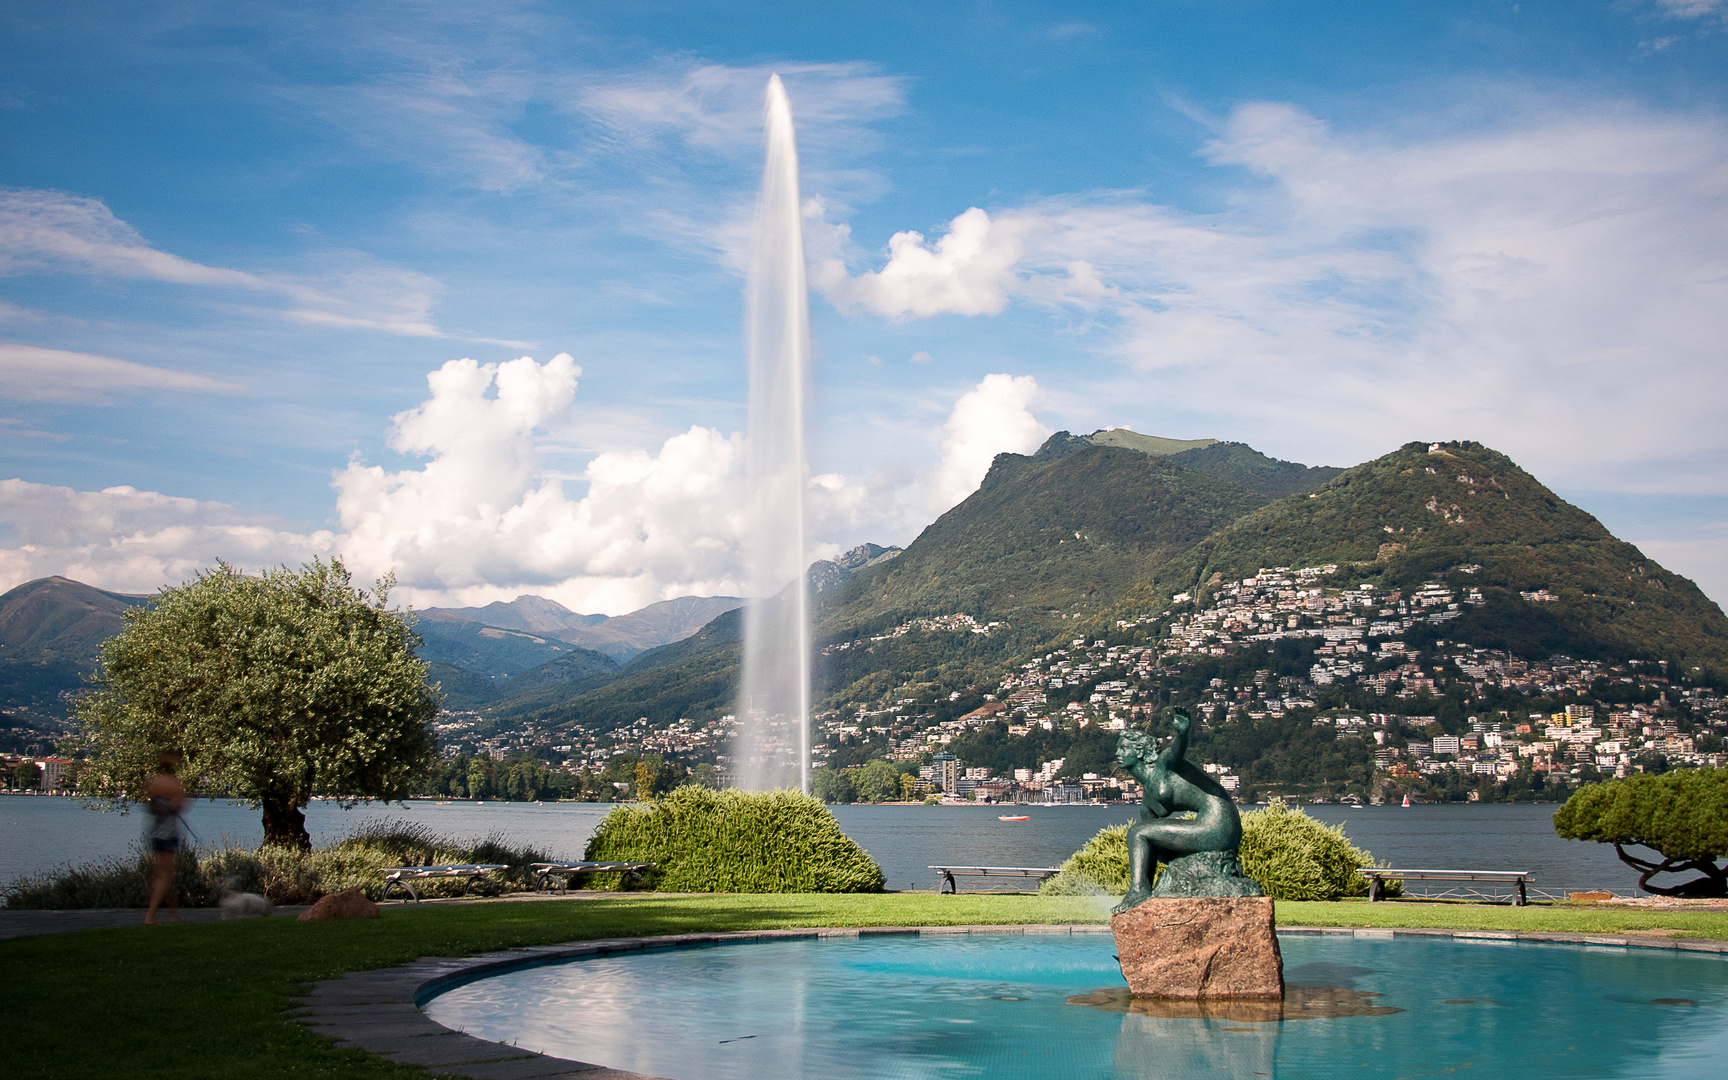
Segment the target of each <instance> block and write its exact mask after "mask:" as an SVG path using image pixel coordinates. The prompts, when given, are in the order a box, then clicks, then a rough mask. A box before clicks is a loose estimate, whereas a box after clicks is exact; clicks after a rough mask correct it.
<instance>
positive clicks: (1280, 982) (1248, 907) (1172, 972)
mask: <svg viewBox="0 0 1728 1080" xmlns="http://www.w3.org/2000/svg"><path fill="white" fill-rule="evenodd" d="M1110 929H1111V931H1112V932H1113V933H1114V934H1115V935H1116V955H1117V956H1118V957H1119V958H1120V959H1121V961H1122V974H1123V975H1124V976H1126V977H1127V979H1128V989H1129V990H1131V991H1133V993H1134V996H1135V997H1159V998H1174V999H1177V1000H1180V1001H1195V1000H1198V999H1201V998H1238V999H1240V998H1253V999H1260V1000H1277V999H1280V998H1282V997H1283V996H1284V958H1283V957H1282V956H1281V955H1279V952H1278V937H1277V935H1276V934H1275V933H1273V918H1272V901H1271V900H1270V899H1268V898H1266V897H1242V898H1233V899H1217V898H1213V897H1197V898H1193V899H1177V898H1169V899H1163V898H1157V897H1154V898H1153V899H1150V900H1146V901H1143V902H1141V903H1139V904H1136V905H1135V906H1134V907H1131V908H1129V909H1128V910H1127V911H1124V912H1123V913H1122V914H1120V915H1118V916H1116V917H1115V918H1113V919H1111V920H1110Z"/></svg>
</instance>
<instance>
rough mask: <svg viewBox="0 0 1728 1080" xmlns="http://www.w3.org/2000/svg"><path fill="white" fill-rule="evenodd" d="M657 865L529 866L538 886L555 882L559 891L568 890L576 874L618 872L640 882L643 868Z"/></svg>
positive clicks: (586, 864)
mask: <svg viewBox="0 0 1728 1080" xmlns="http://www.w3.org/2000/svg"><path fill="white" fill-rule="evenodd" d="M659 865H660V864H659V863H651V862H537V863H533V864H531V865H530V867H529V868H530V869H532V870H533V871H534V876H535V877H536V878H537V879H538V881H539V887H540V888H542V889H545V888H547V887H549V886H550V885H551V884H552V883H553V882H557V883H558V891H559V892H569V891H570V879H571V878H573V877H576V876H577V875H578V874H613V873H619V874H623V875H624V876H626V877H628V878H630V879H631V880H632V881H637V882H640V881H641V880H642V872H643V871H644V870H652V869H654V868H655V867H656V866H659Z"/></svg>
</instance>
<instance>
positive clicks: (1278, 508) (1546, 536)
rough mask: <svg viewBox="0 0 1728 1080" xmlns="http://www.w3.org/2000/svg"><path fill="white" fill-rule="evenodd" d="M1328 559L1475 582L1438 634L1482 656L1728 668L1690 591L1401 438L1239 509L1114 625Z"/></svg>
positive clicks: (1468, 466) (1622, 547)
mask: <svg viewBox="0 0 1728 1080" xmlns="http://www.w3.org/2000/svg"><path fill="white" fill-rule="evenodd" d="M1327 563H1335V564H1338V566H1339V567H1340V571H1339V573H1340V574H1342V575H1349V576H1353V577H1355V578H1356V579H1358V580H1360V581H1362V582H1373V583H1375V584H1377V585H1379V586H1381V587H1383V588H1395V589H1403V590H1410V589H1415V588H1419V587H1420V586H1421V585H1423V584H1424V583H1426V582H1428V581H1430V580H1445V581H1448V582H1450V583H1451V584H1453V585H1454V586H1456V587H1459V588H1477V589H1480V590H1481V592H1482V594H1483V596H1484V598H1485V600H1486V603H1485V604H1483V605H1481V606H1479V607H1473V608H1471V609H1470V610H1469V611H1466V612H1465V613H1464V614H1462V615H1461V616H1460V617H1459V618H1458V619H1457V620H1455V621H1454V622H1452V623H1449V624H1448V625H1447V629H1446V631H1445V636H1446V637H1448V638H1452V639H1456V640H1459V641H1466V642H1469V643H1471V644H1473V645H1476V646H1479V647H1483V648H1503V649H1508V650H1511V651H1513V652H1516V653H1519V654H1521V655H1524V656H1530V657H1547V656H1549V655H1550V654H1552V653H1555V652H1563V653H1567V654H1569V655H1573V656H1577V657H1580V658H1588V659H1631V658H1639V657H1642V658H1656V657H1663V658H1667V659H1671V660H1678V661H1683V662H1686V663H1688V664H1690V665H1703V666H1707V667H1711V668H1715V669H1717V670H1721V671H1724V672H1728V617H1724V615H1723V613H1722V610H1721V608H1719V607H1717V605H1716V604H1715V603H1714V602H1712V601H1711V600H1710V599H1709V598H1708V597H1706V596H1705V595H1704V594H1703V592H1701V591H1700V590H1699V589H1698V587H1697V586H1696V585H1694V584H1693V583H1692V582H1691V581H1689V580H1687V579H1686V578H1683V577H1680V576H1679V575H1678V574H1673V573H1670V572H1668V571H1667V570H1664V569H1663V568H1662V567H1660V566H1658V565H1657V564H1656V563H1655V562H1654V561H1652V560H1651V559H1649V558H1647V557H1646V556H1645V555H1644V554H1643V553H1642V552H1641V551H1639V550H1638V549H1637V548H1636V547H1634V546H1632V545H1631V544H1628V543H1626V542H1624V541H1621V540H1617V539H1615V538H1614V536H1613V535H1612V534H1611V533H1609V531H1608V530H1607V529H1606V528H1604V527H1603V525H1602V523H1601V522H1599V521H1597V520H1596V519H1595V518H1594V517H1592V516H1590V515H1589V514H1588V513H1585V512H1584V511H1583V510H1580V509H1578V508H1577V507H1575V506H1572V505H1571V504H1570V503H1567V502H1566V501H1565V500H1563V499H1561V498H1560V497H1559V496H1558V495H1555V494H1554V493H1553V492H1552V491H1550V490H1548V488H1546V487H1544V486H1543V485H1542V484H1541V483H1540V482H1539V481H1537V480H1536V478H1535V477H1533V476H1531V475H1530V474H1529V473H1527V472H1525V471H1524V470H1523V469H1520V468H1519V467H1518V466H1517V465H1516V464H1514V463H1513V462H1512V460H1511V459H1510V458H1508V457H1506V456H1505V455H1504V454H1500V453H1497V452H1496V451H1494V450H1490V449H1488V448H1487V447H1484V446H1482V445H1480V444H1478V443H1471V442H1457V443H1437V444H1433V445H1432V446H1430V445H1429V444H1427V443H1410V444H1408V445H1406V446H1404V447H1401V448H1400V449H1398V450H1396V451H1394V452H1393V453H1390V454H1387V455H1386V456H1385V457H1382V458H1378V459H1376V460H1374V461H1370V462H1368V463H1367V464H1364V465H1359V466H1357V467H1356V468H1353V469H1350V470H1348V471H1346V472H1344V473H1342V474H1340V475H1339V476H1337V477H1336V478H1334V479H1332V480H1331V481H1329V482H1328V483H1326V484H1325V485H1324V486H1323V487H1321V488H1320V489H1319V490H1317V491H1314V492H1310V493H1308V494H1306V495H1295V496H1292V497H1290V498H1286V499H1282V500H1280V501H1278V502H1275V503H1272V504H1270V505H1267V506H1264V507H1261V508H1259V509H1257V510H1254V511H1252V512H1250V513H1248V514H1245V515H1243V517H1242V518H1241V519H1240V520H1238V521H1236V522H1234V523H1232V524H1231V525H1230V526H1229V527H1228V528H1226V529H1224V530H1223V531H1222V532H1220V533H1219V534H1218V535H1217V536H1215V537H1210V538H1208V539H1207V540H1205V541H1203V542H1202V543H1200V544H1197V545H1196V546H1195V547H1194V549H1193V550H1191V551H1189V552H1186V553H1185V554H1183V555H1182V556H1181V557H1179V558H1177V559H1173V560H1171V561H1170V562H1169V563H1168V564H1166V565H1164V566H1161V567H1158V568H1156V569H1155V572H1153V573H1151V574H1150V575H1149V577H1148V580H1147V581H1146V582H1145V583H1144V584H1142V585H1141V586H1140V587H1138V588H1136V589H1135V590H1133V592H1131V593H1130V594H1128V595H1127V596H1125V597H1124V600H1123V602H1122V603H1120V604H1118V605H1116V609H1115V610H1114V611H1113V612H1112V613H1111V616H1112V617H1119V616H1125V615H1126V614H1128V613H1130V612H1136V613H1147V612H1156V611H1160V610H1163V609H1164V608H1166V607H1168V606H1169V601H1170V598H1171V597H1172V596H1173V595H1174V594H1177V593H1184V592H1186V593H1193V594H1195V599H1196V601H1197V602H1198V601H1203V599H1204V597H1203V594H1204V592H1205V591H1206V590H1207V589H1208V588H1210V587H1211V586H1212V585H1214V584H1217V583H1220V582H1222V581H1226V580H1229V579H1231V578H1242V577H1249V576H1253V575H1254V574H1255V572H1256V571H1257V570H1259V569H1260V568H1261V567H1274V566H1292V567H1301V566H1318V565H1323V564H1327ZM1526 594H1528V595H1526ZM1549 596H1552V597H1555V599H1552V600H1550V599H1547V597H1549Z"/></svg>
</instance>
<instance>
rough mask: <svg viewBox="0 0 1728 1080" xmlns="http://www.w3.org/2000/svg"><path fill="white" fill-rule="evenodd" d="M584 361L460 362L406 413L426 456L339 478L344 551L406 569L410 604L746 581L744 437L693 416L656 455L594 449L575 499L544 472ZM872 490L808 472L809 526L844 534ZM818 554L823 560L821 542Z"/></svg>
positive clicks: (598, 598)
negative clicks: (549, 432)
mask: <svg viewBox="0 0 1728 1080" xmlns="http://www.w3.org/2000/svg"><path fill="white" fill-rule="evenodd" d="M580 373H581V369H580V368H578V367H577V366H576V364H575V362H574V361H573V360H572V359H571V358H570V357H569V356H568V355H564V354H560V355H559V356H557V357H554V358H553V359H552V360H550V361H548V362H547V363H545V364H543V365H542V364H537V363H535V361H533V360H532V359H530V358H527V357H524V358H522V359H520V360H512V361H510V362H508V363H504V364H484V365H481V364H476V363H475V362H474V361H472V360H452V361H450V362H449V363H447V364H445V365H444V366H443V367H442V368H440V369H439V370H438V371H436V372H434V373H433V374H432V375H431V376H429V377H428V383H429V385H430V389H431V397H430V398H429V399H428V400H427V402H426V403H425V404H423V405H421V406H420V407H418V408H416V409H413V410H410V411H408V412H405V413H403V414H401V415H400V416H398V417H396V420H395V427H394V433H393V437H392V439H391V445H392V446H393V447H394V448H395V449H397V450H399V451H402V452H404V453H410V454H417V455H422V456H425V457H427V458H428V459H429V460H428V461H427V462H426V463H425V464H424V465H423V466H421V467H419V468H411V469H403V470H399V471H394V472H392V471H388V470H385V469H383V468H381V467H379V466H368V465H364V464H362V463H360V462H358V461H356V462H353V463H351V464H350V465H349V466H348V467H347V468H346V469H345V470H344V471H343V472H341V473H340V474H338V476H337V477H336V482H335V483H336V489H337V513H338V515H339V517H340V520H341V523H342V527H343V529H344V533H343V535H342V538H341V549H342V551H343V554H344V556H345V557H346V558H347V559H348V560H349V561H350V564H351V565H352V566H354V567H355V568H356V569H359V570H362V571H363V572H365V573H367V574H377V573H382V572H384V571H386V570H394V571H395V572H396V573H397V575H398V576H399V578H400V579H401V581H402V582H403V584H404V586H405V589H404V592H403V596H404V598H405V599H410V600H420V601H422V602H443V601H453V602H459V603H475V602H480V603H484V602H486V601H489V600H494V599H500V598H502V599H510V598H511V597H514V596H515V595H517V594H518V593H521V592H534V593H539V594H540V595H544V596H550V597H552V598H554V599H557V600H558V601H559V602H561V603H563V604H565V605H566V606H568V607H571V608H573V609H574V610H578V611H603V612H608V613H613V614H617V613H620V612H624V611H630V610H633V609H635V608H638V607H641V606H643V605H645V604H649V603H652V602H654V601H656V600H664V599H669V598H671V597H675V596H683V595H689V594H699V595H713V594H727V593H731V594H737V593H739V592H741V591H742V590H743V589H744V587H745V586H744V577H743V572H742V566H741V544H742V541H743V536H744V532H745V525H746V523H745V521H744V520H743V513H742V507H743V506H744V502H745V499H744V494H745V461H744V438H743V436H742V435H740V434H731V435H726V434H722V433H721V432H718V431H715V430H712V429H710V428H705V427H701V426H695V427H692V428H690V429H689V430H688V431H685V432H682V433H680V434H678V435H674V436H672V437H671V438H669V439H667V440H666V441H665V442H664V443H662V444H661V446H660V448H659V450H658V452H656V453H649V452H647V451H644V450H634V451H612V452H607V453H602V454H599V455H598V456H596V457H595V458H594V459H593V460H592V461H591V462H590V463H589V465H588V467H587V468H586V469H585V470H584V471H583V473H582V475H581V477H580V478H579V480H580V481H581V482H582V483H585V484H586V488H587V490H586V493H585V494H583V495H582V496H581V497H580V498H574V497H572V496H571V495H569V494H568V493H566V492H565V490H564V482H563V481H562V480H559V479H557V478H553V477H549V476H547V475H546V473H545V470H544V468H543V463H542V460H541V455H540V452H539V450H538V449H537V445H536V438H537V433H538V432H543V431H545V430H546V429H549V428H554V427H557V426H559V425H561V424H565V423H568V421H569V416H568V413H569V410H570V406H571V404H572V402H573V401H574V400H575V395H576V388H577V378H578V376H579V375H580ZM863 499H864V493H863V491H862V489H861V488H859V487H858V486H857V485H855V484H852V483H850V482H848V481H847V480H846V479H845V478H844V477H842V476H839V475H835V474H828V475H823V476H817V477H814V478H812V479H811V481H810V487H809V500H808V501H809V505H810V507H811V516H812V530H811V531H812V533H813V534H814V535H817V536H818V537H820V536H822V535H823V534H825V533H830V534H831V533H835V532H837V531H841V530H843V529H844V528H845V527H846V526H847V525H848V524H849V523H851V522H852V521H854V520H855V518H856V514H857V513H858V511H859V508H860V506H861V505H862V503H863ZM815 554H818V555H819V554H822V552H820V551H818V552H816V553H815Z"/></svg>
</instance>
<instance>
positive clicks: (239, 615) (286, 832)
mask: <svg viewBox="0 0 1728 1080" xmlns="http://www.w3.org/2000/svg"><path fill="white" fill-rule="evenodd" d="M392 584H394V582H393V579H391V578H388V577H387V578H385V579H383V580H381V581H379V582H378V583H377V585H376V586H375V587H374V589H373V590H372V591H371V593H368V592H366V591H365V590H363V589H356V588H354V587H353V586H352V585H351V584H350V580H349V575H348V571H347V570H346V569H345V568H344V567H343V565H342V563H341V562H340V560H332V561H330V562H328V563H326V562H323V561H322V560H316V559H315V560H313V561H312V562H311V563H309V564H307V565H305V566H303V567H301V569H299V570H298V571H295V570H289V569H287V568H285V567H284V568H281V569H277V570H267V571H265V572H264V573H263V574H262V575H260V576H257V577H250V576H247V575H244V574H241V573H240V572H239V571H238V570H236V569H235V568H233V567H231V566H229V565H228V564H226V563H218V564H217V566H216V568H215V569H214V570H210V571H206V572H203V573H200V574H199V575H198V576H197V578H196V579H195V580H194V581H191V582H189V583H187V584H184V585H181V586H179V587H178V588H166V589H163V590H162V592H161V594H160V595H158V596H157V597H156V598H155V599H154V600H153V601H152V602H151V603H149V604H147V605H144V606H141V607H137V608H133V609H132V610H131V611H128V612H127V613H126V625H125V628H124V629H123V630H122V631H121V632H120V633H119V634H117V635H116V636H114V637H112V638H110V639H109V640H108V641H107V642H106V643H104V645H103V646H102V653H101V659H100V663H99V666H98V668H97V671H96V674H95V675H94V676H93V677H92V683H93V685H92V687H91V688H90V689H89V690H87V691H85V692H84V693H83V694H82V695H81V696H80V697H79V699H78V701H77V704H76V708H77V715H78V719H79V722H80V724H81V726H82V728H83V739H84V743H85V746H86V748H87V749H88V751H89V755H90V761H89V766H88V767H87V768H86V769H85V770H84V772H83V774H82V776H81V784H80V789H81V791H82V792H83V793H84V794H86V795H89V796H94V797H104V798H110V799H123V798H129V797H133V798H135V797H137V795H138V794H139V793H140V792H141V791H142V789H143V786H144V783H145V781H146V779H147V778H148V777H149V775H150V773H151V772H152V771H153V769H154V768H155V765H156V762H157V760H158V757H159V755H160V754H161V753H162V752H163V751H165V750H178V751H179V752H180V753H181V754H183V755H184V757H185V764H184V766H183V767H182V770H181V772H182V778H183V780H185V782H186V784H187V787H188V788H189V789H192V790H201V791H202V792H204V793H206V794H212V795H226V796H230V797H235V798H240V799H245V800H248V801H249V802H251V803H252V805H254V806H257V807H261V808H262V809H263V815H264V842H265V843H266V844H273V845H282V846H286V847H296V848H300V849H302V850H304V849H306V848H309V847H311V837H310V836H309V835H308V834H307V832H306V816H305V813H304V809H305V807H306V804H307V802H308V800H310V799H311V798H312V797H313V796H315V795H322V796H333V797H335V798H337V799H339V800H342V802H343V805H349V804H350V803H351V802H356V801H361V800H364V799H399V798H402V797H403V796H406V795H407V794H409V793H410V791H411V790H412V788H413V786H414V785H415V784H416V782H417V781H419V780H420V779H421V778H422V777H423V776H424V775H425V773H426V770H427V768H428V767H429V766H430V764H431V763H432V761H433V760H434V758H435V757H436V752H437V739H436V737H435V736H434V735H433V733H432V731H431V727H430V724H431V721H432V719H433V717H435V716H436V715H437V712H438V706H439V697H438V694H437V692H436V691H435V690H434V689H432V688H431V687H428V686H427V684H426V664H425V662H424V661H422V660H421V659H420V658H419V657H418V656H416V655H415V651H414V650H415V648H416V647H417V646H418V645H419V643H420V639H419V636H418V635H417V634H415V633H414V630H413V627H412V625H411V623H410V620H409V617H407V616H405V615H403V614H402V613H399V612H395V611H391V610H389V608H388V607H387V606H386V602H387V600H388V598H389V591H390V587H391V586H392Z"/></svg>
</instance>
